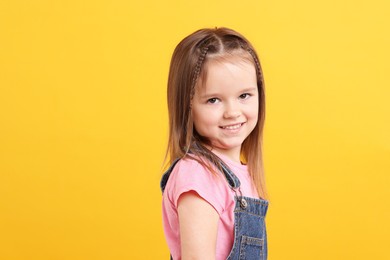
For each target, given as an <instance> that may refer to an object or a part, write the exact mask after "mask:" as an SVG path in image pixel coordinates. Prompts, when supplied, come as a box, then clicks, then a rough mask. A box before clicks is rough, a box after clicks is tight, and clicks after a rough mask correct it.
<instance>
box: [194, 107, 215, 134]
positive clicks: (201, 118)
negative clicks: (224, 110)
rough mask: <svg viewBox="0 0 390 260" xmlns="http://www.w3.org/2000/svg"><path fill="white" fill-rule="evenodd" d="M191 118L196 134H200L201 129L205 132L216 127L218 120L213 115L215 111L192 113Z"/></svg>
mask: <svg viewBox="0 0 390 260" xmlns="http://www.w3.org/2000/svg"><path fill="white" fill-rule="evenodd" d="M213 112H214V113H213ZM192 116H193V119H194V126H195V129H196V130H197V131H198V132H202V129H203V130H205V129H209V128H211V127H215V126H217V125H218V119H217V116H216V115H215V111H194V112H193V114H192Z"/></svg>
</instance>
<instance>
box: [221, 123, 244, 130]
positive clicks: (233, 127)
mask: <svg viewBox="0 0 390 260" xmlns="http://www.w3.org/2000/svg"><path fill="white" fill-rule="evenodd" d="M240 126H241V124H238V125H230V126H224V127H223V129H228V130H235V129H238V128H240Z"/></svg>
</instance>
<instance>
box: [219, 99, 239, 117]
mask: <svg viewBox="0 0 390 260" xmlns="http://www.w3.org/2000/svg"><path fill="white" fill-rule="evenodd" d="M240 116H241V110H240V107H239V105H238V104H236V102H229V103H227V104H226V106H225V111H224V113H223V117H224V118H233V119H234V118H238V117H240Z"/></svg>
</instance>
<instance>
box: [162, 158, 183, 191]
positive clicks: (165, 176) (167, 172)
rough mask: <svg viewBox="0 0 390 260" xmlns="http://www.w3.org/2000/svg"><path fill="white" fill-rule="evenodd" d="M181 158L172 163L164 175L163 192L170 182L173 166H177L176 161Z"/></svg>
mask: <svg viewBox="0 0 390 260" xmlns="http://www.w3.org/2000/svg"><path fill="white" fill-rule="evenodd" d="M179 160H180V158H178V159H176V160H174V161H173V163H172V164H171V166H169V169H168V170H167V171H166V172H165V173H164V175H163V176H162V178H161V181H160V189H161V192H164V190H165V186H167V182H168V179H169V176H170V175H171V172H172V170H173V168H174V167H175V165H176V163H177V162H178V161H179Z"/></svg>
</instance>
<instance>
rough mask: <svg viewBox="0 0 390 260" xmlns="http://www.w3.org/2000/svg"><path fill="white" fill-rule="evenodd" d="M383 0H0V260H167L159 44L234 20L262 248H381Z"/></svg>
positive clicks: (387, 139) (273, 259) (335, 255)
mask: <svg viewBox="0 0 390 260" xmlns="http://www.w3.org/2000/svg"><path fill="white" fill-rule="evenodd" d="M389 10H390V4H389V2H388V1H385V0H373V1H352V0H349V1H347V0H328V1H309V0H296V1H289V0H277V1H275V0H272V1H271V0H264V1H263V0H245V1H231V0H224V1H222V0H213V1H210V0H207V1H206V0H199V1H173V0H166V1H133V0H130V1H124V0H113V1H108V0H95V1H91V0H81V1H80V0H67V1H65V0H56V1H49V0H45V1H44V0H36V1H22V0H2V1H1V2H0V258H1V259H7V260H12V259H40V260H45V259H61V260H62V259H64V260H65V259H66V260H77V259H168V257H169V251H168V248H167V246H166V243H165V239H164V235H163V230H162V224H161V192H160V190H159V181H160V176H161V173H162V168H161V166H162V163H163V157H164V151H165V146H166V142H167V107H166V82H167V75H168V67H169V62H170V56H171V54H172V52H173V49H174V47H175V46H176V44H177V43H178V42H179V41H180V40H181V39H182V38H183V37H185V36H186V35H188V34H190V33H192V32H193V31H195V30H197V29H199V28H203V27H215V26H218V27H221V26H226V27H231V28H233V29H235V30H237V31H239V32H241V33H242V34H244V35H245V36H246V37H247V38H249V39H250V40H251V42H252V43H253V44H254V46H255V47H256V49H257V51H258V53H259V56H260V60H261V63H262V66H263V70H264V75H265V81H266V101H267V102H266V103H267V112H266V113H267V116H266V126H265V133H264V150H265V156H264V161H265V168H266V180H267V185H268V189H269V192H270V206H269V210H268V215H267V219H266V223H267V228H268V239H269V240H268V241H269V242H268V243H269V259H270V260H279V259H282V260H283V259H289V260H292V259H296V260H303V259H317V260H322V259H323V260H325V259H326V260H328V259H340V260H341V259H342V260H345V259H354V260H356V259H376V260H379V259H390V253H389V250H388V242H389V235H390V224H389V219H390V203H389V199H390V189H389V185H390V177H389V173H390V136H389V133H390V117H389V114H390V105H389V100H390V80H389V76H388V75H389V74H388V70H389V60H390V52H389V46H390V36H389V35H390V34H389V26H390V11H389Z"/></svg>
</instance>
